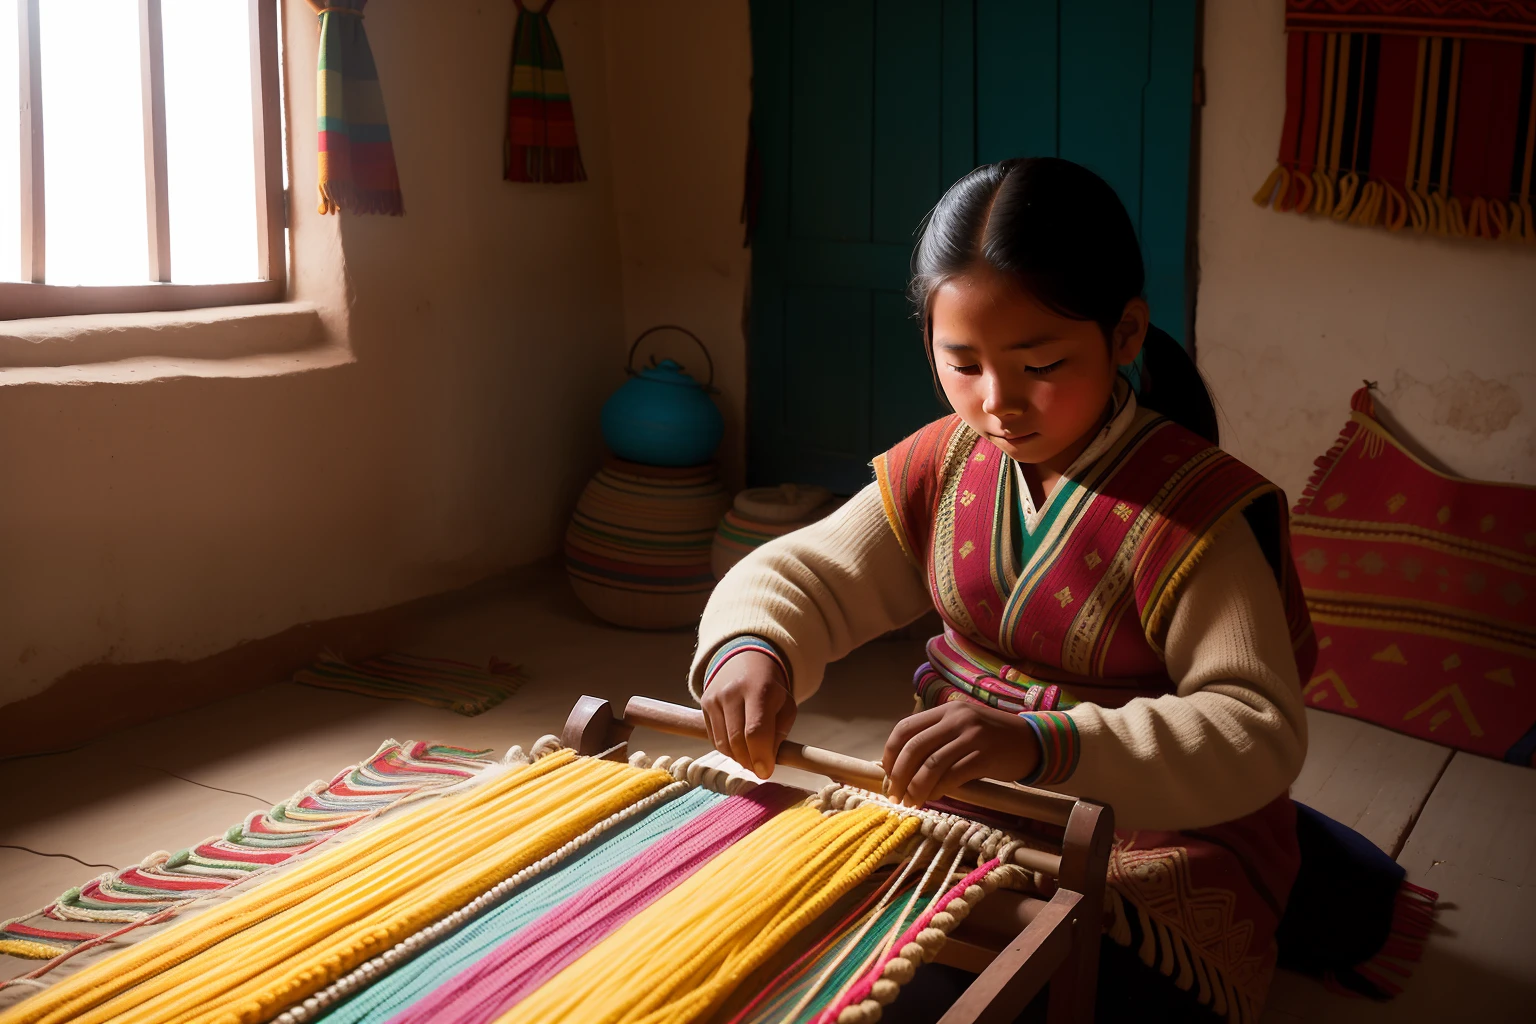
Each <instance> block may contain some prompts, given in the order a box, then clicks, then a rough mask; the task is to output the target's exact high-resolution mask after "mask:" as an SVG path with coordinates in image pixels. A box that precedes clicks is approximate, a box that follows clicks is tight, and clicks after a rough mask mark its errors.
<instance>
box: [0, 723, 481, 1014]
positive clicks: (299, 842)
mask: <svg viewBox="0 0 1536 1024" xmlns="http://www.w3.org/2000/svg"><path fill="white" fill-rule="evenodd" d="M489 753H490V752H489V751H488V750H470V749H468V748H464V747H455V746H449V745H446V744H431V743H422V742H419V741H414V740H407V741H406V742H405V743H400V742H398V741H396V740H393V739H390V740H385V741H384V742H383V743H382V744H380V745H379V748H378V750H376V751H375V752H374V754H373V756H372V757H370V758H368V759H367V760H365V761H361V762H359V763H357V764H355V765H352V766H350V767H347V768H343V769H342V770H341V771H339V772H337V773H336V774H335V775H334V776H333V777H332V778H331V780H330V781H329V782H328V783H327V782H325V781H323V780H317V781H315V782H312V783H310V785H308V786H306V787H305V788H304V789H302V790H300V791H299V792H297V793H295V794H294V795H293V796H292V797H289V798H288V799H287V800H285V801H283V802H282V803H280V804H278V805H276V806H275V807H273V808H271V809H270V810H267V811H253V812H252V813H251V814H249V815H247V816H246V818H245V820H244V821H242V822H241V823H240V824H237V825H232V826H231V827H230V828H229V829H227V830H225V832H224V833H223V834H222V835H218V836H212V837H210V838H208V839H205V840H203V842H201V843H199V844H197V845H195V846H191V847H188V848H186V849H183V850H180V851H178V852H176V853H175V854H168V853H166V852H165V851H163V850H162V851H157V852H155V853H152V854H150V855H149V856H148V857H145V858H144V860H143V861H141V862H140V863H138V864H136V865H130V866H129V867H125V868H122V869H119V870H114V871H107V872H103V873H102V874H100V875H98V876H97V877H95V878H93V879H91V880H90V881H88V882H86V883H84V884H83V885H78V886H75V887H73V888H71V889H69V890H68V891H66V892H65V893H64V894H63V895H61V896H59V897H58V899H56V900H54V901H53V902H52V903H50V904H48V905H47V906H46V907H43V908H42V909H40V910H36V911H33V912H32V913H29V914H23V915H21V916H20V917H15V918H11V919H9V920H4V921H0V936H4V938H3V940H0V953H5V954H10V955H15V956H23V957H26V958H27V959H39V960H40V959H43V957H42V956H41V955H37V954H39V953H40V952H41V951H40V950H35V949H33V950H31V955H29V954H28V953H23V952H21V949H22V948H27V949H31V946H30V945H26V944H30V943H35V944H36V945H43V944H44V941H47V942H55V943H57V944H58V946H57V948H55V949H53V951H52V952H50V953H49V954H48V957H49V960H48V963H46V964H44V965H42V966H41V967H39V968H37V969H36V970H33V971H32V972H30V973H28V974H26V975H24V976H22V977H19V978H14V979H11V980H9V981H0V989H3V988H6V987H8V986H10V985H12V984H18V983H22V982H25V981H30V980H34V979H37V978H39V977H41V976H42V975H44V974H46V973H48V972H49V971H52V970H53V969H54V968H56V967H58V966H59V965H61V964H63V963H64V962H65V961H67V960H69V959H70V958H72V957H74V956H76V955H78V954H79V953H82V952H84V951H85V950H87V949H91V948H94V947H96V946H100V945H104V944H106V943H109V942H115V941H116V940H117V939H119V938H121V937H122V936H124V935H126V934H128V933H129V932H131V931H133V930H135V929H138V928H143V927H147V926H149V925H155V924H160V923H163V922H165V921H168V920H170V919H171V918H172V917H175V916H176V915H177V914H179V913H180V912H181V911H182V910H183V909H185V908H186V907H187V906H188V905H189V904H190V903H192V902H194V901H196V900H197V899H198V898H200V897H201V896H203V895H205V894H207V893H209V892H212V891H216V890H219V889H224V888H227V887H229V886H231V885H234V884H236V883H237V882H239V881H242V880H244V879H246V878H251V877H255V876H257V875H259V874H260V873H262V872H263V871H265V870H268V869H270V868H272V867H273V866H275V865H278V864H281V863H284V862H286V861H287V860H289V859H290V858H292V857H294V856H296V855H297V854H300V853H304V852H307V851H308V850H312V849H314V848H315V847H317V846H320V845H321V844H323V843H325V842H327V841H328V840H330V839H331V838H333V837H334V836H336V835H338V834H340V832H341V831H343V830H344V829H346V828H348V827H350V826H351V825H354V824H356V823H357V822H359V821H361V820H363V819H365V818H368V817H372V816H376V815H378V814H381V813H383V812H384V811H386V810H389V809H390V808H392V807H397V806H399V805H401V804H404V803H407V802H409V801H411V800H413V799H416V798H417V797H419V796H420V795H421V794H423V793H426V792H429V791H433V790H438V789H442V788H445V787H447V786H451V785H456V784H458V783H460V782H462V781H464V780H465V779H468V778H472V777H474V776H475V775H477V774H479V773H480V772H481V771H483V770H485V769H486V768H488V767H490V765H491V764H492V763H493V762H492V761H491V760H490V759H489V758H487V757H486V755H487V754H489ZM35 917H41V918H47V919H49V920H53V921H80V922H86V921H88V922H95V923H103V924H106V923H111V924H121V925H122V926H123V927H121V928H118V929H115V930H113V931H110V932H106V933H104V934H101V935H94V936H86V935H83V933H78V932H66V931H62V930H58V929H42V928H36V927H32V926H28V925H23V924H21V922H23V921H26V920H28V919H29V918H35ZM39 940H42V941H39ZM13 944H15V946H14V948H13Z"/></svg>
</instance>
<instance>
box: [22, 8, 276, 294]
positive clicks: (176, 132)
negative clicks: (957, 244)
mask: <svg viewBox="0 0 1536 1024" xmlns="http://www.w3.org/2000/svg"><path fill="white" fill-rule="evenodd" d="M275 7H276V4H275V0H217V2H208V0H0V110H3V111H7V112H10V113H11V114H13V115H14V122H13V123H12V124H11V125H10V126H8V127H5V126H3V125H0V315H4V316H16V315H22V316H28V315H43V314H47V313H57V312H73V311H76V310H74V309H64V308H61V307H60V296H61V295H63V293H62V292H59V291H58V289H57V288H56V287H55V288H52V289H45V290H39V289H36V288H18V287H16V286H7V285H4V284H3V282H7V281H9V282H19V283H21V284H23V285H28V284H30V285H46V286H90V287H88V288H84V289H82V288H78V287H71V288H70V289H69V293H68V294H69V297H72V298H73V297H81V298H86V297H87V293H90V292H95V293H96V297H95V301H94V302H88V305H90V306H91V308H92V309H102V308H112V307H113V304H114V303H116V308H124V309H171V308H187V307H189V306H193V305H217V304H224V302H226V301H231V298H232V300H233V301H261V298H263V297H264V298H278V297H280V291H281V279H282V277H283V270H284V268H283V263H284V252H283V249H284V246H283V243H282V237H283V236H282V233H281V232H282V209H281V181H280V176H281V162H280V159H279V158H278V154H277V146H278V144H279V140H278V139H277V138H276V136H277V131H276V130H275V128H276V115H277V110H276V107H277V103H276V102H275V97H276V91H277V90H276V78H275V76H276V70H277V60H276V31H275V29H276V10H275ZM267 108H271V109H267ZM274 172H275V173H274ZM274 177H276V178H278V180H277V181H273V180H272V179H273V178H274ZM274 221H275V224H274V223H273V222H274ZM274 229H275V230H274ZM256 282H267V283H275V284H276V285H277V291H276V292H275V293H273V292H271V290H270V289H269V290H267V291H265V292H263V293H262V294H261V296H260V297H258V296H257V294H256V293H254V292H250V291H249V289H247V290H246V291H245V292H240V293H229V295H228V296H223V295H222V294H221V293H220V292H218V291H217V290H213V291H210V290H208V289H207V288H201V289H198V288H178V287H174V286H218V285H232V284H242V283H256ZM108 286H110V287H111V291H110V294H108V293H107V292H106V291H104V290H103V289H105V288H106V287H108ZM125 286H127V287H125ZM132 286H142V288H143V291H136V290H135V289H134V288H133V287H132ZM167 286H172V287H167ZM44 291H49V292H52V293H53V294H52V295H51V296H46V295H44V294H43V292H44ZM39 303H41V306H39ZM28 306H33V307H37V308H31V309H28V308H23V307H28ZM78 311H88V310H86V309H81V310H78Z"/></svg>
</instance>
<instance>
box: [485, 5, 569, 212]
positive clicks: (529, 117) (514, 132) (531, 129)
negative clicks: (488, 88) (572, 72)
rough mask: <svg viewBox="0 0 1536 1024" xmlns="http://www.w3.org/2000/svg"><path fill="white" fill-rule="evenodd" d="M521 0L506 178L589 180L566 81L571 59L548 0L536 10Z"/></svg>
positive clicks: (509, 89) (511, 83)
mask: <svg viewBox="0 0 1536 1024" xmlns="http://www.w3.org/2000/svg"><path fill="white" fill-rule="evenodd" d="M513 2H514V3H516V4H517V27H516V29H515V30H514V31H513V35H512V73H511V79H510V81H508V83H507V141H506V147H505V149H506V151H505V154H504V158H505V162H504V168H503V177H505V178H506V179H507V180H508V181H543V182H550V183H555V182H566V181H586V180H587V169H586V168H585V167H583V166H582V163H581V149H580V147H579V146H577V144H576V114H575V112H574V111H573V110H572V109H571V94H570V92H569V90H568V89H567V88H566V84H565V62H564V61H563V60H562V59H561V57H560V45H559V44H558V43H556V42H555V33H554V31H553V30H552V29H551V28H550V27H549V9H550V8H551V7H553V6H555V0H545V2H544V6H543V7H541V8H539V9H538V10H530V9H529V8H528V6H527V4H525V3H524V2H523V0H513Z"/></svg>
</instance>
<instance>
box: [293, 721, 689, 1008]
mask: <svg viewBox="0 0 1536 1024" xmlns="http://www.w3.org/2000/svg"><path fill="white" fill-rule="evenodd" d="M551 738H552V737H544V739H551ZM539 742H540V743H543V742H544V740H542V739H541V740H540V741H539ZM535 747H537V744H536V745H535ZM549 752H550V751H545V753H549ZM537 756H543V755H537ZM690 788H692V787H690V786H689V785H688V784H687V783H686V782H674V783H671V784H670V785H667V786H664V787H662V788H661V789H659V790H657V791H656V792H654V793H652V794H650V795H649V796H646V797H642V798H641V799H639V800H637V801H635V802H634V803H632V804H630V805H629V806H627V807H625V808H623V809H622V810H620V811H618V812H616V813H615V814H612V815H610V816H609V817H607V818H604V819H603V820H602V821H600V822H598V823H597V824H596V825H593V826H592V827H591V828H590V829H588V830H587V831H585V832H583V833H582V834H581V835H579V836H577V837H575V838H574V839H572V840H571V841H570V842H568V843H566V844H565V845H564V846H561V847H560V848H559V849H556V850H554V851H552V852H550V853H548V854H546V855H545V856H543V857H541V858H540V859H538V860H536V861H534V862H533V863H532V864H529V865H527V866H526V867H524V868H522V869H521V870H519V871H517V872H515V873H514V874H512V875H511V876H510V877H508V878H504V879H502V880H501V881H500V882H497V883H496V884H495V885H494V886H492V887H491V888H489V889H487V890H486V891H485V892H483V893H481V894H480V895H479V896H476V897H475V898H474V899H472V900H470V901H469V902H468V903H467V904H465V905H464V906H462V907H460V908H459V909H458V910H455V911H453V912H452V913H450V914H448V915H447V916H446V917H443V918H442V919H440V920H438V921H436V922H434V923H433V924H430V925H428V926H426V927H425V928H423V929H421V930H420V931H418V932H416V933H415V934H413V935H411V936H409V937H408V938H406V939H405V940H404V941H402V942H399V943H397V944H396V945H395V946H394V947H392V948H390V949H387V950H385V951H384V952H383V953H381V954H379V955H378V956H376V957H373V958H372V959H370V960H367V961H365V962H363V963H362V964H359V965H358V966H357V967H355V968H353V969H352V970H351V971H349V972H348V973H347V974H345V975H343V976H342V977H340V978H338V979H336V980H335V981H333V982H331V984H329V985H327V986H326V987H325V988H323V989H321V990H320V991H318V992H316V993H315V994H314V995H312V996H310V997H309V998H307V999H305V1000H304V1001H302V1002H300V1003H298V1004H297V1005H295V1006H290V1007H289V1008H288V1009H286V1010H284V1011H283V1012H282V1013H280V1014H278V1016H277V1017H276V1022H277V1024H302V1022H304V1021H306V1020H309V1019H310V1017H312V1016H314V1015H315V1014H316V1013H318V1012H319V1011H320V1010H323V1009H326V1008H328V1007H329V1006H330V1005H331V1004H332V1003H334V1002H336V1001H337V1000H340V999H342V998H344V997H345V996H347V995H349V994H351V993H352V992H353V991H354V990H356V989H358V988H361V987H363V986H365V985H369V984H372V983H373V982H375V981H377V980H378V979H379V978H381V977H382V976H383V975H385V974H387V973H389V972H390V971H392V970H394V969H395V968H396V967H399V966H400V965H401V964H402V963H403V962H404V961H406V960H409V959H411V958H412V957H415V956H416V955H418V954H419V953H421V952H423V951H424V950H426V949H427V948H429V947H430V946H431V945H432V944H433V943H435V942H436V941H437V940H438V939H440V938H442V937H443V936H444V935H446V934H448V933H449V932H451V931H454V930H457V929H458V928H459V927H461V926H462V925H464V924H465V923H467V922H468V921H469V920H471V919H472V918H475V917H478V916H479V915H480V914H482V913H483V912H484V911H486V910H487V909H489V908H490V907H492V906H494V905H495V904H497V903H499V902H501V900H502V899H503V898H504V897H506V896H507V895H508V894H509V893H511V892H512V890H514V889H516V888H518V887H519V886H521V885H524V884H525V883H527V882H529V881H530V880H532V879H533V878H535V877H537V876H538V875H541V874H543V873H545V872H546V871H548V870H550V869H551V868H553V867H555V866H556V865H558V864H560V863H561V862H562V861H564V860H566V859H568V858H569V857H570V856H571V854H573V853H575V852H577V851H578V850H580V849H582V848H583V847H585V846H589V845H591V844H592V842H593V841H594V840H596V839H598V838H599V837H601V836H602V835H604V834H605V833H607V832H608V831H610V830H612V829H613V828H614V827H615V826H617V825H621V824H623V823H624V822H626V821H628V820H629V819H630V818H633V817H635V816H637V815H640V814H644V813H646V812H647V811H649V810H651V808H653V807H655V806H656V805H657V804H660V803H663V802H665V801H667V800H671V799H673V798H674V797H677V796H680V795H682V794H683V793H685V792H687V791H688V790H689V789H690ZM311 1003H313V1004H314V1005H313V1006H311V1005H310V1004H311Z"/></svg>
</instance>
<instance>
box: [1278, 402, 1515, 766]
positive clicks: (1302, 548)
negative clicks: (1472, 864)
mask: <svg viewBox="0 0 1536 1024" xmlns="http://www.w3.org/2000/svg"><path fill="white" fill-rule="evenodd" d="M1351 406H1352V407H1353V410H1354V411H1353V413H1352V414H1351V416H1350V419H1349V422H1348V423H1346V424H1345V425H1344V429H1343V432H1342V433H1341V434H1340V435H1339V440H1338V443H1337V444H1335V445H1334V447H1333V448H1332V449H1331V450H1330V451H1329V452H1328V453H1327V454H1326V455H1324V456H1323V457H1322V458H1319V459H1318V460H1317V472H1316V473H1315V474H1314V475H1313V477H1312V481H1311V483H1310V485H1309V486H1308V487H1307V489H1306V491H1305V492H1304V493H1303V495H1302V498H1301V500H1300V501H1299V502H1298V503H1297V505H1296V509H1295V518H1294V519H1293V520H1292V527H1291V528H1292V532H1293V534H1294V547H1295V550H1296V561H1297V568H1298V569H1299V570H1300V572H1301V581H1302V586H1303V588H1304V590H1305V593H1306V597H1307V604H1308V605H1309V607H1310V608H1311V611H1312V620H1313V622H1315V623H1316V624H1317V630H1318V646H1319V647H1320V648H1321V650H1320V651H1319V655H1318V662H1317V669H1316V674H1315V675H1313V677H1312V679H1311V681H1310V682H1308V683H1307V685H1306V691H1305V692H1306V695H1307V698H1308V702H1309V703H1310V704H1312V706H1314V707H1318V708H1322V709H1324V710H1327V711H1336V712H1339V713H1340V714H1345V715H1350V716H1352V717H1355V718H1363V719H1365V720H1366V721H1370V722H1375V723H1376V724H1378V725H1384V726H1386V727H1387V728H1389V729H1396V730H1397V731H1399V732H1405V733H1408V734H1409V735H1412V736H1419V737H1422V738H1424V739H1427V740H1432V741H1434V742H1436V743H1444V744H1447V745H1449V746H1453V747H1457V748H1459V749H1461V750H1468V751H1471V752H1473V753H1476V754H1485V755H1487V756H1489V757H1499V758H1504V759H1506V760H1509V761H1513V762H1515V763H1517V764H1531V763H1532V757H1533V754H1536V488H1533V487H1525V486H1521V485H1518V484H1497V483H1484V482H1480V481H1475V480H1464V479H1461V478H1458V477H1452V476H1447V475H1445V474H1443V473H1438V472H1436V471H1435V470H1433V469H1430V468H1429V467H1428V466H1426V465H1425V464H1424V463H1422V462H1420V461H1419V460H1418V459H1417V458H1415V457H1414V456H1413V455H1412V454H1410V453H1409V452H1408V451H1406V450H1404V448H1403V447H1402V445H1401V444H1399V443H1398V441H1397V439H1396V438H1394V437H1393V436H1392V434H1391V432H1390V431H1388V430H1387V428H1386V427H1385V426H1383V425H1382V423H1381V422H1380V421H1379V420H1378V419H1377V418H1376V412H1375V406H1374V403H1373V402H1372V401H1371V394H1370V390H1369V388H1361V389H1360V390H1359V391H1357V392H1355V394H1354V398H1353V399H1352V401H1351Z"/></svg>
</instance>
